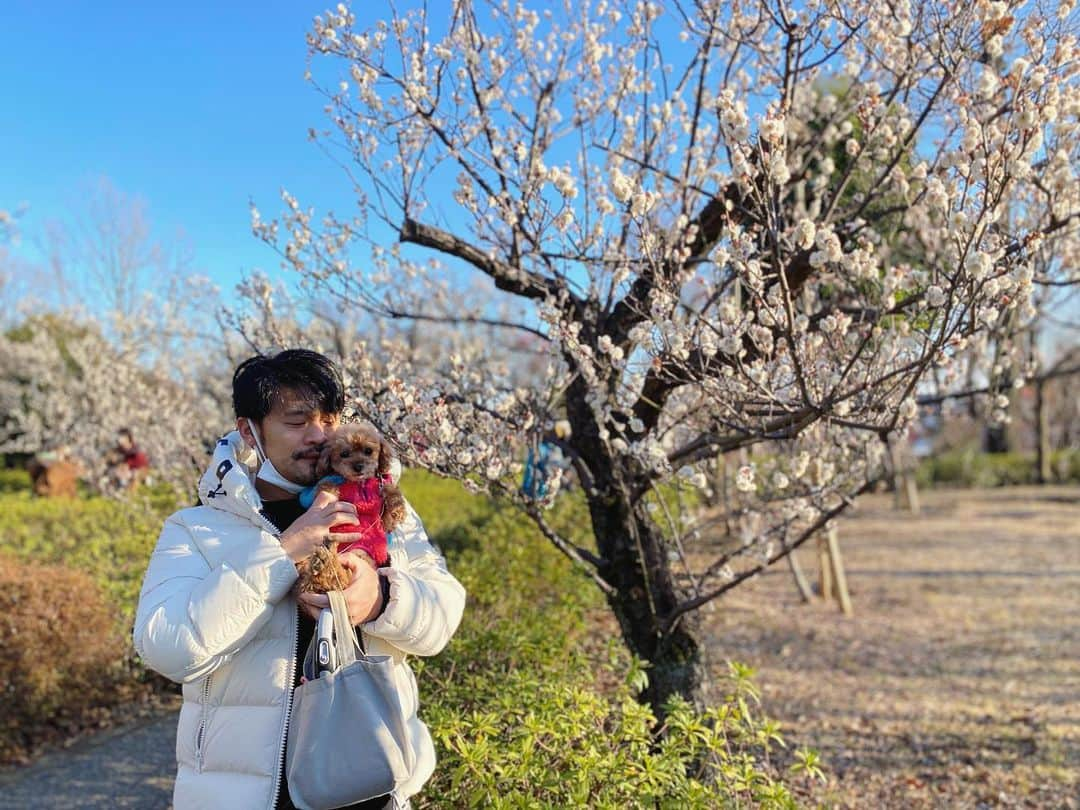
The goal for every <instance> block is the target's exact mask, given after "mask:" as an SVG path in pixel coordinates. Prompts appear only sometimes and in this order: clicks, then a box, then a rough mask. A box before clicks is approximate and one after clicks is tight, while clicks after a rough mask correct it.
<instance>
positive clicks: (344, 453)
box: [341, 450, 352, 458]
mask: <svg viewBox="0 0 1080 810" xmlns="http://www.w3.org/2000/svg"><path fill="white" fill-rule="evenodd" d="M351 455H352V451H351V450H342V451H341V457H342V458H348V457H349V456H351Z"/></svg>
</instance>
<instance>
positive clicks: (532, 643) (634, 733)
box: [415, 498, 818, 809]
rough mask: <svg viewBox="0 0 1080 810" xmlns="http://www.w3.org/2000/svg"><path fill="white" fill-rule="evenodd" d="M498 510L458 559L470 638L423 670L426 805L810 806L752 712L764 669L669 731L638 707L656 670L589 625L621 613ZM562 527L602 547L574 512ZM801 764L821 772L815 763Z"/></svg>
mask: <svg viewBox="0 0 1080 810" xmlns="http://www.w3.org/2000/svg"><path fill="white" fill-rule="evenodd" d="M489 509H490V512H489V514H487V515H486V518H485V519H484V520H482V521H479V522H475V523H474V524H473V525H472V526H471V527H470V529H469V543H468V545H467V547H464V548H458V549H456V552H455V553H454V557H453V560H452V567H453V570H454V573H455V574H456V575H457V576H458V578H459V579H461V581H462V583H463V584H464V585H465V587H466V589H467V590H468V593H469V605H468V608H467V610H466V612H465V618H464V620H463V623H462V626H461V628H460V629H459V631H458V633H457V635H456V636H455V638H454V640H453V642H451V644H450V646H449V648H448V649H447V650H446V651H445V652H444V653H443V654H442V655H440V656H438V657H437V658H434V659H421V660H418V661H416V662H415V666H416V668H417V670H418V673H417V674H418V677H419V678H420V680H421V689H422V692H423V701H422V714H423V716H424V719H425V720H426V721H427V722H428V723H429V725H430V726H431V729H432V733H433V736H434V737H435V740H436V744H437V746H438V748H439V767H438V768H437V769H436V773H435V777H434V779H433V781H432V782H431V783H430V784H429V785H428V786H427V787H426V788H425V790H424V793H423V796H422V797H419V798H418V799H417V800H415V801H416V804H417V806H418V807H475V806H484V807H582V806H588V807H626V806H631V807H640V806H659V807H672V808H680V809H681V808H692V807H701V808H705V807H709V808H717V807H725V806H736V805H737V804H738V803H739V802H750V803H753V804H754V805H755V806H760V807H778V808H780V807H794V806H795V805H794V800H793V799H792V797H791V795H790V794H789V792H788V790H787V789H786V788H785V787H784V785H783V784H782V783H781V782H780V781H778V780H777V779H776V778H775V775H774V774H773V771H772V769H771V768H769V767H767V765H766V763H767V758H768V752H769V750H770V749H771V748H772V747H773V746H776V745H779V744H782V742H781V740H780V738H779V735H778V733H777V729H776V726H775V725H774V724H771V723H770V722H769V721H767V720H766V719H764V718H762V717H759V716H758V715H757V712H756V711H755V710H754V709H753V708H752V707H753V706H754V705H755V703H756V698H757V693H756V691H755V690H754V688H753V686H752V684H751V683H750V680H749V677H748V676H749V671H748V670H746V669H745V668H742V667H738V666H735V665H733V667H732V671H731V672H732V678H731V682H730V687H731V688H730V690H729V691H728V693H727V695H726V696H725V697H724V699H723V700H722V701H721V702H720V704H719V705H717V706H714V707H712V708H711V709H710V710H709V711H708V712H707V713H706V714H705V715H703V716H702V715H697V714H695V713H694V712H693V711H692V710H691V708H690V707H689V706H688V705H686V704H685V703H681V702H677V701H676V702H673V703H672V704H670V705H669V706H668V711H669V713H668V715H667V717H666V719H665V723H664V725H663V726H662V727H661V728H660V729H657V728H656V718H655V717H654V716H653V715H652V713H651V711H650V710H649V709H647V708H646V707H643V706H641V705H640V704H639V703H637V702H636V701H635V700H634V694H635V692H636V691H637V690H640V689H641V688H642V687H643V686H644V677H645V676H646V675H647V669H646V668H645V666H644V665H642V664H641V663H640V662H636V661H631V660H629V658H628V657H627V656H626V654H625V652H624V649H623V647H622V645H621V644H620V643H619V642H618V640H616V639H613V638H612V637H611V636H610V635H606V636H605V635H604V633H603V631H602V630H598V628H597V626H596V623H595V621H594V622H590V621H589V619H590V616H592V615H594V614H595V615H596V616H603V615H606V614H605V613H604V612H603V611H604V609H603V604H602V599H601V597H600V595H599V592H598V591H597V589H596V588H595V586H594V585H593V584H592V583H591V582H590V581H589V580H588V579H587V578H586V577H585V576H583V575H582V574H580V573H578V572H577V571H576V570H574V569H573V568H572V566H571V565H570V563H569V562H568V561H567V560H565V559H564V558H563V557H561V556H559V555H557V554H556V553H554V552H553V551H552V549H551V548H550V546H549V545H548V543H547V541H546V540H544V539H543V538H542V537H540V536H539V533H538V532H537V531H536V529H535V527H534V526H532V524H531V523H529V522H528V520H527V518H525V517H523V516H521V515H520V514H519V513H517V512H515V511H514V510H512V509H511V508H509V507H503V506H500V505H498V504H494V505H491V506H490V507H489ZM551 520H552V523H554V524H556V525H559V526H560V529H561V530H563V531H574V529H573V527H575V526H576V527H577V529H576V534H571V536H572V537H574V539H575V540H581V539H582V535H584V534H586V531H585V527H586V526H587V517H586V516H584V514H583V505H582V504H581V503H580V502H579V501H577V500H575V499H573V498H564V499H560V501H559V502H558V506H557V508H556V509H555V510H553V513H552V516H551ZM458 528H459V527H458V526H455V525H454V524H453V523H452V522H449V523H447V524H444V527H443V532H446V533H449V534H450V536H451V537H453V536H454V533H455V532H456V531H457V529H458ZM445 536H446V535H445V534H442V533H438V532H436V533H435V534H434V539H435V540H436V542H440V541H441V540H442V539H444V537H445ZM448 545H449V544H448ZM799 763H800V765H799V767H800V768H802V769H803V770H806V771H808V772H810V773H811V774H813V773H818V771H817V768H816V765H815V764H814V755H813V754H812V753H803V754H801V758H800V759H799Z"/></svg>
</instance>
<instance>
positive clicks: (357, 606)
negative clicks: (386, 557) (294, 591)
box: [297, 552, 383, 627]
mask: <svg viewBox="0 0 1080 810" xmlns="http://www.w3.org/2000/svg"><path fill="white" fill-rule="evenodd" d="M361 555H363V556H361ZM370 560H371V558H370V557H368V556H367V555H366V554H364V553H363V552H357V553H353V554H345V555H343V556H342V557H341V565H342V567H344V568H345V570H346V571H348V572H349V575H350V577H351V579H350V581H349V584H348V585H347V586H345V590H343V591H342V592H341V593H342V595H344V597H345V605H346V606H347V607H348V608H349V624H351V625H353V626H354V627H355V626H356V625H358V624H363V623H364V622H369V621H371V620H372V619H374V618H375V617H376V616H378V615H379V613H380V612H381V611H382V605H383V597H382V587H381V584H380V583H379V574H378V571H377V570H376V568H375V566H374V565H373V564H372V563H371V562H370ZM297 599H298V601H299V603H300V606H301V607H302V608H303V609H304V610H305V612H306V613H307V614H308V615H309V616H310V617H311V618H313V619H318V618H319V613H320V611H322V610H323V609H324V608H328V607H330V598H329V597H328V596H327V595H326V594H324V593H302V594H300V595H299V596H298V597H297Z"/></svg>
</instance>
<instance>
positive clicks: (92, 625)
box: [0, 555, 127, 761]
mask: <svg viewBox="0 0 1080 810" xmlns="http://www.w3.org/2000/svg"><path fill="white" fill-rule="evenodd" d="M124 647H125V641H124V639H123V637H122V636H121V635H120V632H119V631H118V629H117V626H116V609H115V607H113V605H111V604H110V603H109V602H108V601H107V600H106V599H105V598H104V597H103V595H102V594H101V592H100V590H99V589H98V587H97V585H96V584H95V583H94V581H93V579H92V578H91V577H90V576H89V575H87V574H85V573H83V572H82V571H78V570H74V569H72V568H70V567H68V566H63V565H48V564H44V563H38V562H23V561H20V560H17V559H15V558H14V557H12V556H10V555H2V556H0V699H2V701H3V705H4V713H3V720H2V721H0V761H6V760H10V759H12V758H15V757H17V756H18V755H19V754H20V753H21V752H22V751H23V750H24V749H25V747H26V746H28V745H29V744H30V743H31V742H34V741H36V740H38V739H39V738H41V737H42V736H46V735H47V733H48V731H49V730H53V731H55V732H61V733H62V732H63V731H64V730H70V729H72V728H76V727H78V726H79V725H81V724H82V723H83V722H84V721H85V719H86V715H87V714H88V713H89V712H90V711H91V710H93V709H94V708H96V707H100V706H102V705H104V704H107V703H109V702H110V701H114V700H115V699H116V693H115V687H116V685H117V683H118V682H119V681H121V680H122V679H124V680H126V672H127V671H126V668H125V667H124V666H123V662H124Z"/></svg>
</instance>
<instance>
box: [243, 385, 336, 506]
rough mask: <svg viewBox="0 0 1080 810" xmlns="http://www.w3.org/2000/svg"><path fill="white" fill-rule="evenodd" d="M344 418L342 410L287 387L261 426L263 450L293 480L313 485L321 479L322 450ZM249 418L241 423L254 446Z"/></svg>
mask: <svg viewBox="0 0 1080 810" xmlns="http://www.w3.org/2000/svg"><path fill="white" fill-rule="evenodd" d="M340 419H341V415H340V414H336V413H335V414H327V413H323V412H321V411H320V410H318V409H317V408H316V407H314V406H313V405H312V403H311V402H310V401H309V400H307V399H306V398H304V397H301V396H297V395H296V393H295V392H292V391H288V390H286V391H283V392H282V395H281V396H280V397H278V399H277V401H276V402H275V403H274V408H273V410H271V411H270V413H268V414H267V415H266V418H265V419H263V420H262V423H261V424H259V425H258V426H257V427H258V429H259V438H260V439H261V440H262V446H263V450H264V451H265V452H266V456H267V458H269V459H270V461H271V462H272V463H273V465H274V467H276V468H277V471H278V472H279V473H281V474H282V475H283V476H285V477H286V478H288V479H289V480H290V481H292V482H293V483H296V484H304V485H311V484H314V483H315V482H316V480H317V476H316V471H315V467H316V465H317V464H318V461H319V452H320V451H321V450H322V448H323V445H324V444H325V443H326V439H327V437H328V435H329V434H330V432H331V431H333V429H334V428H336V427H337V425H338V422H339V421H340ZM247 421H248V420H247V419H239V420H237V426H238V427H239V428H240V433H241V435H243V437H244V439H245V440H246V441H247V443H248V444H249V445H250V446H251V447H254V446H255V441H254V439H253V438H252V437H251V432H250V429H249V428H248V427H247Z"/></svg>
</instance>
